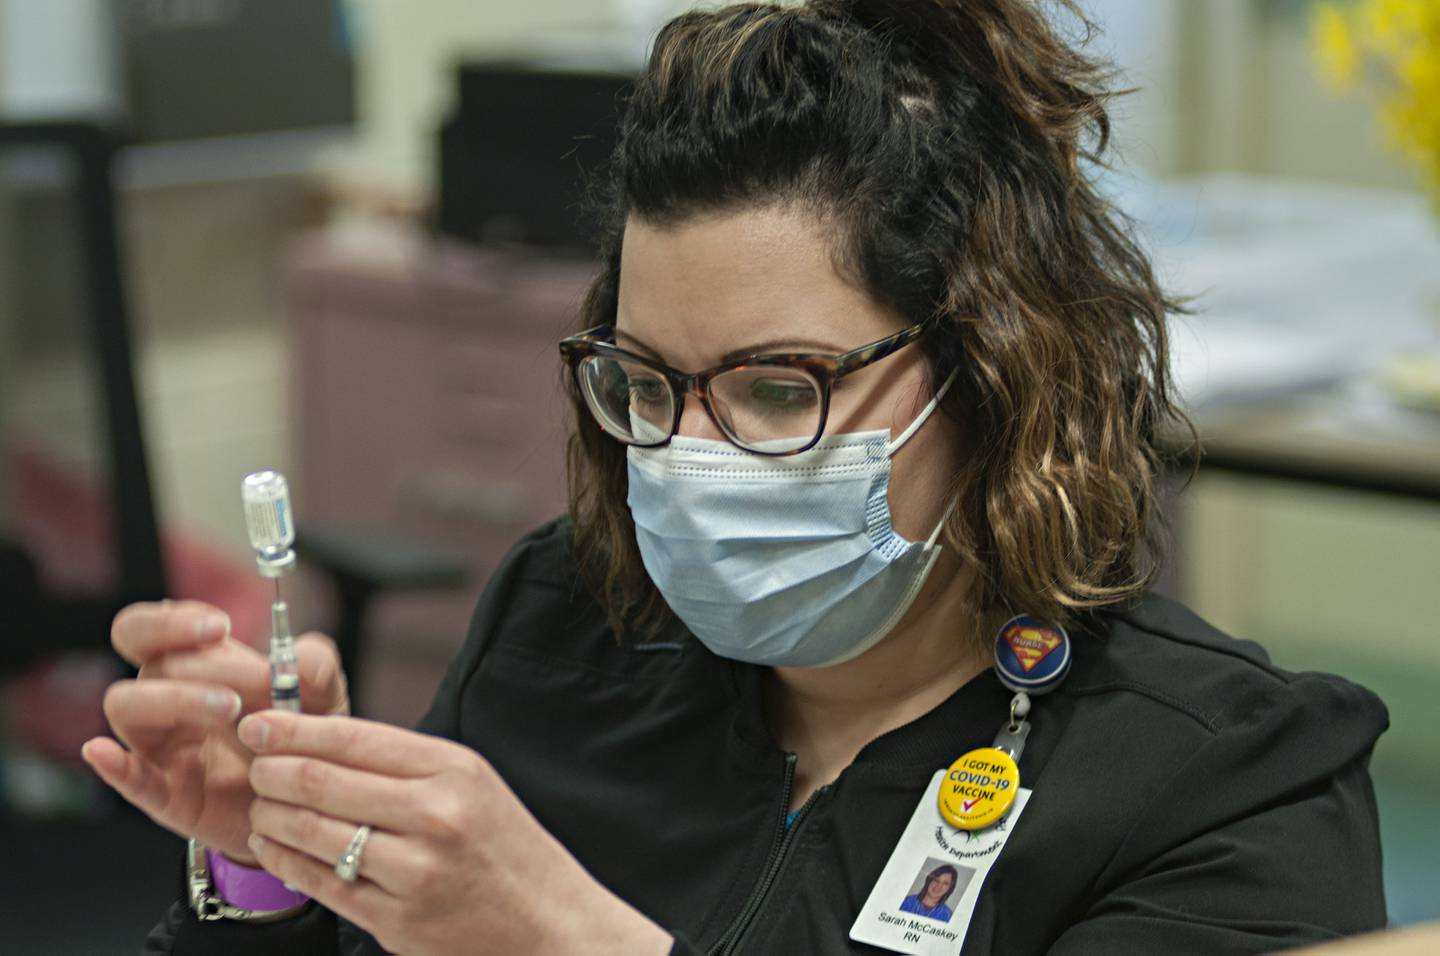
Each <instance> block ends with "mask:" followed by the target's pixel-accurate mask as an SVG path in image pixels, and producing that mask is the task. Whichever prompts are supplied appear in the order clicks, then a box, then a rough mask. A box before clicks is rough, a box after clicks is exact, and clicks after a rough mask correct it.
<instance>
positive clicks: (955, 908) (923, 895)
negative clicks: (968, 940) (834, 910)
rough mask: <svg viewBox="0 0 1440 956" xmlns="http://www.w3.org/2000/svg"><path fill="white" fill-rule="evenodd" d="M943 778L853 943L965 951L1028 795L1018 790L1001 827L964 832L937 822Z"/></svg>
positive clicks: (922, 954)
mask: <svg viewBox="0 0 1440 956" xmlns="http://www.w3.org/2000/svg"><path fill="white" fill-rule="evenodd" d="M946 773H947V771H945V770H940V771H937V772H936V773H935V776H934V777H933V778H931V780H930V785H929V786H928V787H926V788H925V794H924V796H922V797H921V798H920V803H919V805H918V806H916V808H915V812H914V813H913V814H911V816H910V822H909V823H908V824H906V826H905V832H904V833H903V834H901V836H900V842H899V843H897V844H896V845H895V850H894V852H892V853H891V854H890V860H889V862H887V863H886V864H885V869H884V871H883V872H882V873H881V874H880V879H879V880H877V881H876V882H875V887H874V889H872V890H871V891H870V896H869V898H868V899H866V900H865V905H864V906H863V907H861V909H860V915H859V916H857V917H856V918H855V925H853V926H851V927H850V938H851V939H853V940H855V941H856V942H857V943H869V944H870V945H872V946H880V947H883V948H885V949H890V950H894V951H895V952H897V953H914V954H917V956H940V954H946V956H953V954H956V953H959V952H960V947H961V946H963V945H964V943H965V933H966V931H967V930H968V929H969V928H970V918H971V917H972V916H973V915H974V913H975V904H976V903H977V902H978V901H979V898H980V890H981V888H982V887H983V886H984V884H985V877H986V876H988V875H989V873H990V868H991V867H992V866H994V865H995V861H996V860H997V859H999V857H1000V851H1001V850H1002V849H1003V848H1004V846H1005V842H1006V841H1007V840H1008V839H1009V838H1010V833H1011V831H1012V830H1013V829H1014V827H1015V823H1016V821H1017V820H1019V819H1020V814H1021V813H1023V812H1024V811H1025V804H1026V803H1028V802H1029V800H1030V791H1029V790H1027V789H1025V788H1024V787H1021V788H1020V789H1019V790H1018V791H1017V792H1016V794H1015V801H1014V803H1013V804H1012V805H1011V807H1010V811H1009V812H1008V813H1007V814H1005V818H1004V819H1003V820H1000V821H999V822H998V823H995V824H993V825H991V826H989V827H986V828H985V829H983V830H960V829H956V828H955V827H953V826H951V825H950V824H949V823H947V822H946V821H945V820H944V819H943V818H942V817H941V816H940V809H939V801H938V798H939V795H940V786H941V784H942V783H943V782H944V780H945V776H946Z"/></svg>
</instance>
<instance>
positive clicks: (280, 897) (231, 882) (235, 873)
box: [205, 849, 310, 913]
mask: <svg viewBox="0 0 1440 956" xmlns="http://www.w3.org/2000/svg"><path fill="white" fill-rule="evenodd" d="M205 862H206V864H207V865H209V867H210V883H211V885H212V886H214V887H215V895H216V896H218V897H220V898H221V899H222V900H224V901H225V902H227V903H229V904H230V905H231V906H238V907H240V908H241V909H246V910H254V911H256V912H260V913H265V912H272V911H274V910H287V909H289V908H290V907H292V906H299V905H300V904H301V903H304V902H305V901H307V900H309V899H310V897H308V896H306V895H305V894H304V893H300V892H297V891H296V890H287V889H286V888H285V884H284V883H283V882H282V881H281V880H280V878H279V877H277V876H271V875H270V874H269V873H266V872H265V871H264V870H257V869H254V868H252V867H248V866H244V865H242V864H240V863H236V862H235V861H234V860H232V859H230V858H229V857H227V856H225V855H224V854H223V853H217V852H216V851H214V850H211V849H206V851H205Z"/></svg>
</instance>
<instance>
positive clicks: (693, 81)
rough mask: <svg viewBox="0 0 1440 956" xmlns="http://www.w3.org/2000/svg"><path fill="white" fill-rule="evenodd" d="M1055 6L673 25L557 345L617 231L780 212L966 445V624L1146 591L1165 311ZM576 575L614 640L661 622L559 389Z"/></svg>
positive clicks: (754, 8) (591, 297) (615, 485)
mask: <svg viewBox="0 0 1440 956" xmlns="http://www.w3.org/2000/svg"><path fill="white" fill-rule="evenodd" d="M1052 13H1064V14H1068V15H1069V16H1071V17H1073V22H1074V23H1075V24H1077V25H1079V26H1082V27H1083V28H1084V33H1085V38H1086V39H1088V37H1089V35H1090V32H1091V25H1090V24H1089V23H1088V21H1086V20H1085V17H1084V15H1083V14H1082V13H1081V12H1080V11H1079V10H1078V8H1076V7H1075V6H1074V4H1073V3H1072V2H1070V0H1057V2H1056V3H1053V4H1050V5H1048V7H1044V6H1042V5H1040V4H1039V3H1037V2H1029V0H809V2H806V3H803V4H801V5H787V6H777V5H774V4H765V3H741V4H735V5H732V6H726V7H723V8H720V9H715V10H707V11H697V12H690V13H686V14H683V15H681V16H679V17H677V18H675V19H673V20H671V21H670V22H669V23H667V24H666V25H665V26H664V27H663V28H662V29H661V30H660V32H659V34H658V35H657V37H656V39H655V42H654V46H653V49H652V52H651V55H650V58H649V61H648V64H647V65H646V67H645V69H644V71H643V72H642V74H641V75H640V76H639V77H638V79H637V80H636V82H635V84H634V86H633V89H632V90H631V91H630V92H629V94H628V96H627V98H626V101H625V103H624V108H623V110H622V115H621V119H620V124H619V138H618V143H617V146H616V149H615V152H614V154H613V156H612V157H611V160H610V162H609V163H608V165H607V166H606V167H605V168H604V169H603V170H602V171H601V172H600V174H599V175H598V176H597V177H596V178H595V179H594V180H593V181H592V182H591V184H590V185H591V191H590V201H589V203H588V205H587V208H588V211H589V213H590V214H591V216H592V217H593V221H594V222H595V224H596V225H597V227H598V229H597V231H598V234H599V246H600V253H601V269H600V272H599V274H598V276H597V278H596V279H595V281H594V283H593V285H592V286H591V288H590V289H589V291H588V293H587V295H586V297H585V301H584V305H583V308H582V316H581V321H580V328H587V327H590V326H594V325H599V324H602V323H613V322H614V320H615V315H616V305H617V295H618V289H619V275H620V246H621V242H622V239H623V235H624V229H625V223H626V221H627V220H628V219H630V218H632V217H633V218H635V219H637V220H640V221H644V222H646V223H647V224H652V225H655V226H662V227H663V226H673V225H677V224H680V223H683V222H686V221H687V220H689V219H690V218H691V217H695V216H698V215H700V214H705V213H716V212H725V211H738V210H741V209H747V208H757V207H765V206H771V205H781V206H784V207H787V208H797V209H801V210H804V211H807V212H811V213H813V214H815V215H816V216H818V217H819V218H820V221H822V222H824V223H825V224H826V226H827V230H826V232H827V235H831V236H833V249H832V259H833V261H834V263H835V267H836V270H837V273H838V274H839V275H841V276H842V277H844V278H845V279H846V281H850V282H853V283H854V284H855V285H856V286H857V287H858V288H860V289H863V290H864V291H865V292H866V293H867V294H869V295H870V296H871V297H872V298H873V299H874V300H875V301H876V302H878V303H881V304H882V305H885V306H889V307H892V308H894V309H895V310H897V311H898V312H899V313H900V314H901V315H902V316H906V317H908V318H910V319H911V321H916V322H926V323H928V325H929V332H928V333H927V334H926V335H925V337H924V338H923V339H922V340H921V343H920V347H921V348H923V349H924V350H925V355H926V357H927V360H928V364H929V367H930V374H931V376H932V380H934V381H940V380H943V379H944V378H945V377H946V376H947V375H948V374H949V373H950V371H951V370H954V369H957V368H958V370H959V374H958V376H957V379H956V383H955V385H954V386H953V387H952V389H951V391H950V393H949V395H948V396H947V399H946V401H945V403H944V408H945V410H946V413H947V414H949V415H951V416H952V417H954V418H955V419H956V420H957V421H959V422H960V423H961V424H962V426H963V429H964V433H965V435H966V439H967V441H966V445H967V449H968V460H967V463H966V465H965V466H964V467H963V468H962V469H961V470H960V471H959V473H957V474H956V475H955V476H954V481H953V485H952V493H953V494H954V495H955V496H956V497H957V499H958V507H956V508H955V509H954V511H953V512H952V513H951V517H950V519H949V521H948V522H947V525H946V528H945V538H946V541H947V542H948V543H949V544H950V545H951V546H952V547H954V548H955V549H956V550H957V552H958V553H959V555H960V556H961V558H962V560H964V561H966V562H967V563H968V564H969V565H970V566H972V567H973V568H974V569H975V571H976V574H975V581H976V585H975V587H976V590H977V592H978V593H976V594H975V595H974V598H975V606H976V609H977V614H979V613H981V612H982V610H983V609H986V608H998V607H1010V608H1018V609H1021V610H1024V611H1025V612H1027V613H1030V614H1033V615H1036V616H1038V617H1042V618H1046V619H1049V620H1051V621H1055V622H1057V623H1062V624H1064V623H1070V622H1072V621H1073V620H1074V619H1075V618H1076V617H1077V615H1078V614H1080V613H1081V612H1085V611H1088V610H1093V609H1098V608H1101V607H1106V606H1109V605H1114V604H1117V603H1120V602H1125V601H1128V600H1130V599H1132V598H1134V597H1136V596H1138V595H1139V594H1140V593H1141V592H1143V591H1144V590H1145V589H1146V588H1147V587H1149V585H1150V584H1151V583H1152V582H1153V580H1154V578H1155V576H1156V574H1157V572H1158V566H1159V560H1160V555H1161V553H1162V552H1163V548H1162V547H1161V544H1160V539H1159V536H1160V535H1161V533H1162V528H1161V522H1159V521H1158V520H1156V511H1157V509H1156V504H1155V499H1156V477H1157V474H1158V472H1159V466H1160V461H1159V457H1158V453H1157V450H1156V438H1157V433H1158V432H1159V431H1160V430H1161V429H1162V428H1165V427H1167V426H1170V425H1177V424H1178V425H1180V426H1182V427H1184V428H1188V427H1189V424H1188V422H1187V421H1186V419H1185V417H1184V415H1183V413H1182V412H1181V411H1180V410H1179V409H1178V408H1177V407H1176V405H1175V404H1174V402H1173V400H1172V385H1171V381H1170V373H1169V370H1168V365H1167V344H1166V313H1167V312H1170V311H1180V310H1182V304H1181V303H1180V302H1179V301H1177V300H1174V299H1171V298H1170V297H1168V296H1167V295H1166V294H1165V292H1164V291H1163V290H1162V289H1161V288H1160V286H1159V284H1158V283H1157V281H1156V279H1155V276H1154V274H1153V271H1152V269H1151V266H1150V263H1149V261H1148V259H1147V258H1146V256H1145V254H1144V253H1143V252H1142V250H1141V249H1140V247H1139V245H1138V244H1137V242H1136V241H1135V239H1134V238H1133V234H1132V230H1131V226H1130V223H1129V221H1128V220H1127V219H1126V218H1125V217H1124V216H1123V215H1122V214H1120V213H1119V212H1118V211H1117V210H1116V209H1115V208H1114V207H1113V206H1112V205H1111V204H1110V203H1109V202H1107V200H1106V199H1105V198H1104V197H1103V196H1102V195H1101V193H1100V192H1099V191H1098V190H1097V188H1096V187H1095V186H1094V184H1093V183H1092V182H1091V181H1090V179H1089V177H1088V174H1087V169H1086V164H1087V163H1088V164H1091V165H1094V166H1100V165H1102V164H1103V161H1104V159H1103V157H1104V155H1105V154H1106V152H1107V149H1108V146H1109V133H1110V125H1109V119H1108V116H1107V112H1106V103H1107V101H1108V99H1109V98H1110V97H1111V96H1112V95H1115V94H1114V93H1113V92H1112V91H1110V90H1109V89H1108V83H1109V81H1110V79H1111V74H1110V73H1109V72H1107V70H1106V69H1105V68H1104V66H1103V64H1101V63H1099V62H1098V61H1096V60H1093V59H1090V58H1088V57H1087V56H1085V55H1083V54H1082V53H1081V52H1079V50H1078V48H1077V46H1072V45H1071V44H1070V43H1068V42H1067V41H1066V39H1065V38H1064V37H1063V36H1062V35H1061V32H1060V30H1059V28H1058V27H1057V22H1058V21H1057V20H1056V19H1055V17H1054V16H1052V15H1051V14H1052ZM570 391H571V398H572V401H573V403H574V410H575V428H574V432H573V434H572V436H571V442H570V449H569V482H570V509H571V514H572V517H573V519H574V523H575V552H576V557H577V560H578V562H579V564H580V567H581V569H582V574H583V576H584V577H585V579H586V580H587V581H588V582H589V583H590V585H591V586H592V588H593V589H594V590H595V592H596V593H597V594H598V595H599V596H600V598H601V600H602V603H603V604H604V606H605V608H606V610H607V613H608V614H609V617H610V622H611V625H612V627H614V628H615V630H616V633H617V634H624V633H629V634H634V635H650V634H654V633H658V632H659V631H660V630H662V629H664V628H665V627H666V625H668V624H673V623H674V621H673V617H672V616H671V615H670V612H669V610H668V608H667V607H666V606H665V603H664V601H663V599H662V598H661V597H660V595H659V593H658V592H657V591H656V590H655V588H654V586H653V584H651V582H650V580H649V578H648V576H647V575H646V573H645V570H644V568H643V566H642V563H641V560H640V554H639V550H638V546H637V545H636V541H635V530H634V526H633V524H632V523H631V519H630V513H629V509H628V508H627V506H626V503H625V500H626V483H627V477H626V456H625V447H624V446H623V445H622V444H620V443H619V442H617V441H615V440H614V439H612V438H609V437H607V436H605V435H604V434H603V433H602V432H601V430H600V428H599V427H598V425H597V424H596V423H595V422H594V420H593V419H592V418H591V416H590V414H589V413H588V412H587V411H586V409H585V406H584V402H583V400H582V399H581V397H580V395H579V393H578V391H577V390H576V388H575V383H574V382H573V381H571V382H570Z"/></svg>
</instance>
